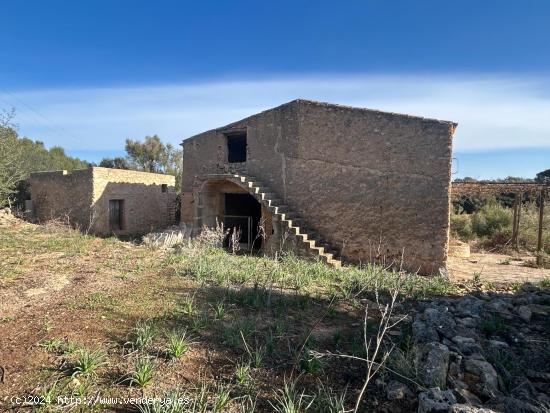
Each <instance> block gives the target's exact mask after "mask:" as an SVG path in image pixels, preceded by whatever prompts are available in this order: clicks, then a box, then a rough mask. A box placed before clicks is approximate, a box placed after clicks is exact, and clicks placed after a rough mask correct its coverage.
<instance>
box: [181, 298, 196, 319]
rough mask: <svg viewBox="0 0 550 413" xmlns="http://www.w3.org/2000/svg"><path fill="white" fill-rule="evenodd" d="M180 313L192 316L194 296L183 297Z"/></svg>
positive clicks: (193, 312)
mask: <svg viewBox="0 0 550 413" xmlns="http://www.w3.org/2000/svg"><path fill="white" fill-rule="evenodd" d="M181 311H182V313H183V314H185V315H186V316H187V317H192V316H193V315H194V314H195V296H194V295H192V296H191V297H185V298H184V299H183V302H182V309H181Z"/></svg>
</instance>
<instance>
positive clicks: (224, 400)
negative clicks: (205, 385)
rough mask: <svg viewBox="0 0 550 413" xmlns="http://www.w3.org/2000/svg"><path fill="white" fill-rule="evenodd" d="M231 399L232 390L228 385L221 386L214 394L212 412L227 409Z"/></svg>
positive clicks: (219, 412) (217, 412)
mask: <svg viewBox="0 0 550 413" xmlns="http://www.w3.org/2000/svg"><path fill="white" fill-rule="evenodd" d="M230 401H231V392H230V389H229V388H228V387H224V386H219V387H218V388H217V390H216V394H215V395H214V406H213V407H212V413H221V412H224V411H226V410H225V408H226V407H227V404H228V403H229V402H230Z"/></svg>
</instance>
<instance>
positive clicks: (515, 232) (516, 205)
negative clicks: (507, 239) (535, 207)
mask: <svg viewBox="0 0 550 413" xmlns="http://www.w3.org/2000/svg"><path fill="white" fill-rule="evenodd" d="M514 195H515V196H514V218H513V220H512V245H513V246H514V248H515V249H516V250H517V249H518V231H519V209H520V208H521V207H520V205H521V201H520V200H519V195H518V194H517V193H516V194H514Z"/></svg>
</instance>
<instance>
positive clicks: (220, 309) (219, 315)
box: [211, 300, 225, 320]
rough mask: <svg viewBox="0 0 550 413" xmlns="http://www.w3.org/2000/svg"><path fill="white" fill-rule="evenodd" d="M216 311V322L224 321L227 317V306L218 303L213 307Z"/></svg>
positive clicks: (220, 302) (221, 302)
mask: <svg viewBox="0 0 550 413" xmlns="http://www.w3.org/2000/svg"><path fill="white" fill-rule="evenodd" d="M211 307H212V310H213V311H214V320H223V317H224V316H225V304H224V302H223V300H222V301H219V302H217V303H216V305H213V306H211Z"/></svg>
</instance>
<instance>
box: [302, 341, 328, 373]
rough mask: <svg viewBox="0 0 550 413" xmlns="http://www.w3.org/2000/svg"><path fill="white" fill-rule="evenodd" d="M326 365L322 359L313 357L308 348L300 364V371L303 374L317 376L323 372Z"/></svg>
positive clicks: (305, 348) (304, 351)
mask: <svg viewBox="0 0 550 413" xmlns="http://www.w3.org/2000/svg"><path fill="white" fill-rule="evenodd" d="M323 368H324V363H323V361H322V360H321V359H319V358H316V357H313V356H312V355H311V353H310V349H309V348H308V347H307V346H306V347H304V349H303V351H302V355H301V357H300V360H299V362H298V369H299V370H300V372H301V373H308V374H317V373H320V372H321V371H323Z"/></svg>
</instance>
